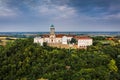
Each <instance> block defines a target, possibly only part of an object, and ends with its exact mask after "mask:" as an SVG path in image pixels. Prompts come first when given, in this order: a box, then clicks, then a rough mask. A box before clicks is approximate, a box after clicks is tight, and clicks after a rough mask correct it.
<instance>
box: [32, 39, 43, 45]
mask: <svg viewBox="0 0 120 80" xmlns="http://www.w3.org/2000/svg"><path fill="white" fill-rule="evenodd" d="M43 42H44V40H43V38H41V37H35V38H34V43H40V45H41V46H43Z"/></svg>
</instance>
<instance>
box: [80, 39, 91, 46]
mask: <svg viewBox="0 0 120 80" xmlns="http://www.w3.org/2000/svg"><path fill="white" fill-rule="evenodd" d="M92 43H93V40H92V39H79V40H78V47H85V46H90V45H92Z"/></svg>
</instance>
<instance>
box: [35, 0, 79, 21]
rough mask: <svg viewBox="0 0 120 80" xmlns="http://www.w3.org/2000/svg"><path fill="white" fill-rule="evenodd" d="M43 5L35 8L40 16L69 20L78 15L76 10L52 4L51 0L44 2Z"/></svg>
mask: <svg viewBox="0 0 120 80" xmlns="http://www.w3.org/2000/svg"><path fill="white" fill-rule="evenodd" d="M44 1H45V3H44V2H43V3H42V4H40V5H38V6H36V7H33V9H35V10H36V11H38V12H39V14H40V16H49V17H52V18H53V19H61V18H64V19H67V18H71V17H74V16H76V15H77V12H76V10H75V9H74V8H73V7H70V6H68V5H58V4H54V3H52V2H51V0H44Z"/></svg>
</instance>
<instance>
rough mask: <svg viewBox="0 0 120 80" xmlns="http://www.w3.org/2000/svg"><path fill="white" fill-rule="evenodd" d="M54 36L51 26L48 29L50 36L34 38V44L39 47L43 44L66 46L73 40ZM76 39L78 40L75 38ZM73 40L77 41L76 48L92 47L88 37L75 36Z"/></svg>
mask: <svg viewBox="0 0 120 80" xmlns="http://www.w3.org/2000/svg"><path fill="white" fill-rule="evenodd" d="M56 36H57V35H55V28H54V26H53V25H52V26H51V28H50V35H47V36H46V37H43V38H41V37H35V38H34V43H39V44H40V45H41V46H43V43H44V42H47V43H54V44H55V43H60V44H68V42H69V41H71V39H72V38H73V36H65V35H62V36H57V37H56ZM77 37H78V38H77ZM77 37H76V38H75V39H77V40H78V42H77V43H78V44H77V46H78V48H79V47H87V46H90V45H92V43H93V40H92V39H91V38H89V37H84V38H83V37H79V36H77Z"/></svg>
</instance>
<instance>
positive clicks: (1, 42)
mask: <svg viewBox="0 0 120 80" xmlns="http://www.w3.org/2000/svg"><path fill="white" fill-rule="evenodd" d="M15 39H17V38H13V37H6V36H5V37H0V45H2V46H5V45H6V43H7V42H11V41H14V40H15Z"/></svg>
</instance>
